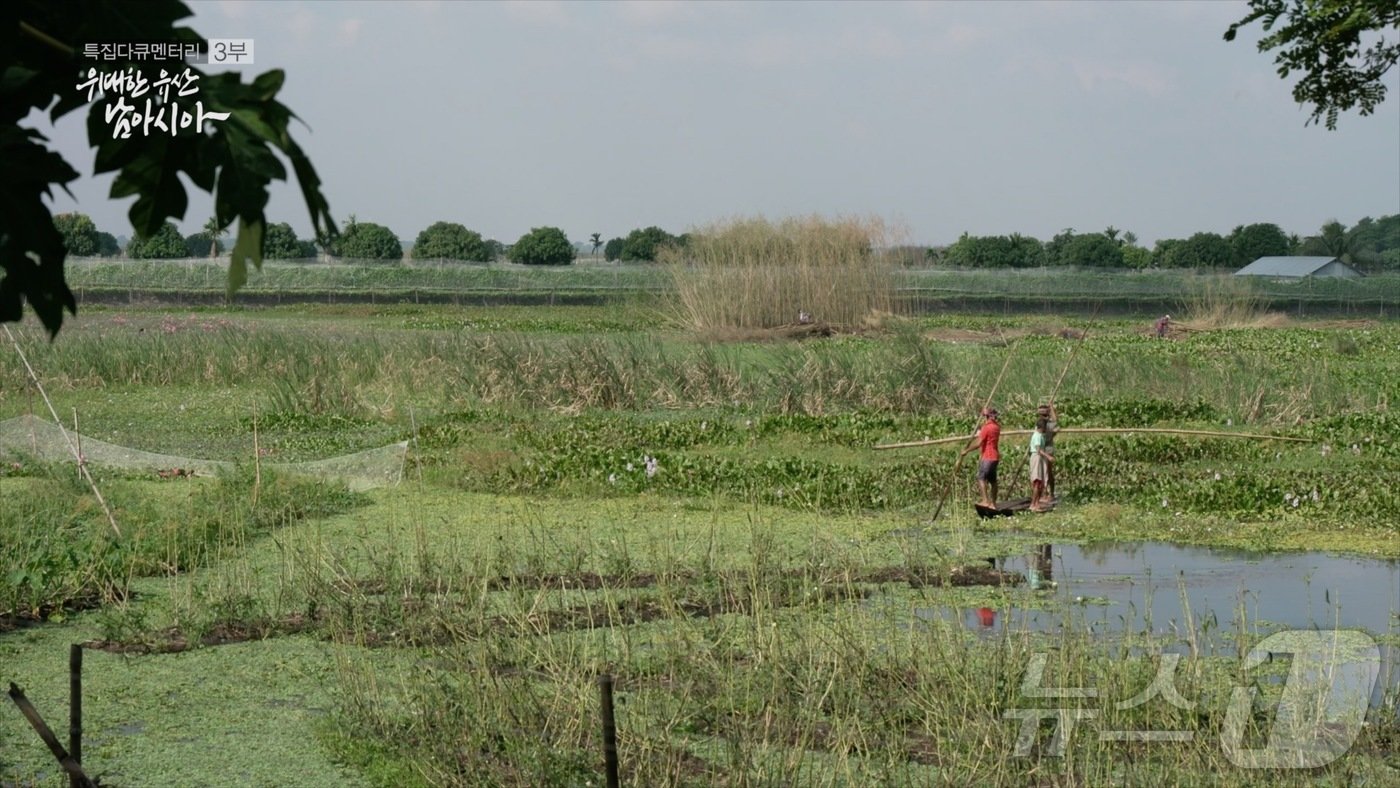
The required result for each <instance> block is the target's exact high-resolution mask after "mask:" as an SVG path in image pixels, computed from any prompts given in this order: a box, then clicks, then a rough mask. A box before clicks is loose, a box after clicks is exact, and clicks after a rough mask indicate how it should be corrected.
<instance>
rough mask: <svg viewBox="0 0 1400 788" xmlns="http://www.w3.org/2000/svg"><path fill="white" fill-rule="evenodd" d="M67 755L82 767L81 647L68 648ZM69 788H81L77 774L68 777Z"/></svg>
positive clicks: (81, 783)
mask: <svg viewBox="0 0 1400 788" xmlns="http://www.w3.org/2000/svg"><path fill="white" fill-rule="evenodd" d="M68 754H69V755H71V756H72V757H73V763H76V764H78V766H80V767H81V766H82V765H83V647H82V646H81V645H79V644H77V643H74V644H72V645H70V646H69V647H68ZM68 779H69V784H70V786H71V788H82V785H83V782H82V780H81V779H80V778H79V776H78V775H77V774H70V775H69V776H68Z"/></svg>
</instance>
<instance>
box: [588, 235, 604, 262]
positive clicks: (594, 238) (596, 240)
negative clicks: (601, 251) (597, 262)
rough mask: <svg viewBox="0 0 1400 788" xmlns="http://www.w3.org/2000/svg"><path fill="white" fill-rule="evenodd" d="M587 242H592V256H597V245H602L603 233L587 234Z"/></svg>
mask: <svg viewBox="0 0 1400 788" xmlns="http://www.w3.org/2000/svg"><path fill="white" fill-rule="evenodd" d="M588 242H589V243H591V244H593V256H594V257H597V256H598V247H600V246H602V245H603V234H602V233H594V234H592V235H590V236H588Z"/></svg>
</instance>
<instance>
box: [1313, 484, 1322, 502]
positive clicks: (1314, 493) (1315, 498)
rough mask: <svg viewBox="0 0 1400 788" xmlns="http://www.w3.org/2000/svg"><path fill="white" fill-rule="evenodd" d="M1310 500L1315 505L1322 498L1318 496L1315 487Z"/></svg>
mask: <svg viewBox="0 0 1400 788" xmlns="http://www.w3.org/2000/svg"><path fill="white" fill-rule="evenodd" d="M1312 499H1313V503H1317V502H1318V501H1320V500H1322V496H1321V495H1319V494H1318V492H1317V488H1316V487H1314V488H1313V491H1312Z"/></svg>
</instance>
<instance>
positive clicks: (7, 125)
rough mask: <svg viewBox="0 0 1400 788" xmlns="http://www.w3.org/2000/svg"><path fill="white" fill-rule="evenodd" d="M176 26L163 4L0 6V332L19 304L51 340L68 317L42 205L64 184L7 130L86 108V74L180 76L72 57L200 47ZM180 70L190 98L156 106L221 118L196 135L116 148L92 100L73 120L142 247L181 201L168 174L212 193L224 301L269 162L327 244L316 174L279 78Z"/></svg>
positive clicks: (169, 2)
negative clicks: (117, 45) (224, 255)
mask: <svg viewBox="0 0 1400 788" xmlns="http://www.w3.org/2000/svg"><path fill="white" fill-rule="evenodd" d="M190 15H191V13H190V10H189V8H187V7H186V6H185V5H184V3H181V2H177V0H149V2H142V3H122V2H116V1H115V0H78V1H77V2H70V3H52V2H46V1H45V0H11V1H10V2H7V3H0V271H3V274H4V277H3V278H0V322H7V321H18V320H20V319H21V318H22V317H23V314H24V305H25V303H28V304H29V306H30V308H31V309H33V311H34V313H35V315H37V316H38V318H39V320H40V322H42V323H43V325H44V327H45V328H46V329H47V330H48V331H49V333H50V335H56V334H57V333H58V331H59V329H60V328H61V327H62V324H63V313H64V312H65V311H67V312H68V313H69V314H77V302H76V300H75V299H74V297H73V293H72V291H71V290H70V289H69V288H68V285H67V282H66V281H65V279H64V274H63V263H64V259H65V257H66V255H67V251H66V250H65V248H64V245H63V236H62V235H61V233H60V232H59V230H58V229H57V228H56V227H55V225H54V220H53V217H52V216H51V214H50V212H49V209H48V207H47V206H46V205H45V204H44V199H45V198H46V197H52V196H53V188H54V187H55V186H57V187H59V188H62V189H64V190H65V191H67V186H66V184H68V183H70V182H72V181H74V180H76V179H77V177H78V173H77V172H76V171H75V170H74V169H73V167H72V166H71V165H70V164H69V163H68V162H67V161H65V160H64V159H63V157H62V156H60V155H59V154H57V153H56V152H54V151H52V150H50V149H49V148H48V147H47V146H46V145H45V144H44V143H46V142H47V139H46V138H45V137H44V136H43V135H42V134H40V133H39V132H38V131H35V130H34V129H29V128H24V127H23V126H21V125H20V123H21V122H22V121H23V120H24V119H25V117H26V116H28V115H29V113H30V112H31V111H33V110H40V111H44V110H47V112H48V115H49V118H50V119H51V120H53V121H57V120H58V119H59V118H61V117H63V116H64V115H67V114H68V113H70V112H72V111H74V110H76V109H79V108H80V107H82V106H83V105H85V104H87V103H88V95H87V93H86V92H85V91H82V90H80V89H78V85H79V84H80V83H82V82H84V81H86V79H87V75H88V74H89V73H96V74H98V75H101V74H104V73H113V72H126V71H127V70H128V69H132V70H134V71H135V72H137V73H139V74H140V75H141V76H142V77H143V78H144V79H146V80H147V82H148V83H152V84H154V83H155V82H156V81H157V80H158V79H159V72H160V71H161V70H162V69H164V70H166V71H167V72H169V71H178V72H180V73H182V74H183V73H184V69H185V68H186V67H185V66H184V64H178V63H170V62H156V61H124V60H93V59H85V58H84V57H82V55H81V53H82V50H83V45H84V44H88V43H112V42H120V41H131V42H152V41H159V42H186V43H195V42H199V43H202V42H203V41H204V40H205V39H204V37H203V36H201V35H199V34H198V33H197V32H195V31H194V30H191V29H189V28H187V27H177V26H176V22H177V21H178V20H181V19H184V18H186V17H189V16H190ZM189 68H190V72H191V73H192V74H193V75H195V77H196V78H197V81H196V82H194V83H193V84H194V85H195V86H197V87H198V92H197V93H196V94H194V95H191V96H188V97H177V96H176V95H175V94H174V92H173V91H172V93H171V95H170V98H169V101H170V102H172V103H177V104H180V105H182V109H184V110H187V111H189V112H191V113H193V112H195V110H196V106H195V102H196V101H198V102H201V103H202V106H203V109H204V112H205V114H206V115H208V114H209V113H215V112H218V113H224V112H226V113H228V118H227V119H226V120H224V121H221V122H217V123H211V124H209V125H208V126H206V128H205V129H204V132H203V133H194V131H193V130H188V131H187V133H181V134H178V135H170V134H151V135H150V136H145V135H141V134H136V133H133V134H131V136H129V137H127V138H122V137H120V136H119V135H117V134H114V132H113V129H112V127H111V126H110V125H109V124H108V122H107V120H106V118H105V112H104V106H103V105H104V103H105V102H104V101H94V102H92V106H91V108H90V109H89V111H88V116H87V132H88V143H89V145H90V146H91V147H92V148H94V149H95V151H96V155H95V163H94V172H96V173H105V172H115V173H116V174H117V177H116V179H115V180H114V181H113V183H112V189H111V193H110V196H111V197H112V198H114V199H117V198H122V197H131V196H134V197H136V201H135V203H134V204H133V205H132V206H131V210H130V211H129V213H128V216H129V217H130V219H131V224H132V229H133V230H134V231H135V232H136V234H137V235H138V236H148V237H149V236H154V235H155V234H156V233H158V232H159V231H160V230H161V228H162V227H163V226H164V224H165V221H166V219H167V218H175V219H180V218H183V217H184V215H185V212H186V210H187V209H188V207H189V199H188V196H187V195H186V192H185V186H184V184H183V183H182V182H181V180H180V177H179V176H180V174H181V173H183V174H184V175H185V176H186V177H187V178H188V179H189V180H190V182H191V183H193V184H194V185H195V186H197V187H198V188H200V189H202V190H203V191H205V192H208V193H209V194H211V195H213V196H214V221H213V224H214V226H215V227H216V228H217V230H218V231H222V230H223V229H224V228H227V227H229V226H230V225H232V224H233V223H234V222H235V221H236V222H237V223H238V236H237V240H236V241H235V243H234V246H233V250H232V253H231V255H230V265H229V293H230V295H232V293H233V292H234V291H235V290H237V289H238V288H239V287H241V286H242V285H243V284H244V282H246V281H247V266H248V264H249V263H252V264H253V265H254V266H261V264H262V258H263V228H264V226H265V223H266V216H265V214H264V209H265V208H266V206H267V200H268V188H269V186H270V185H271V182H272V181H274V180H286V179H287V169H286V167H285V166H284V165H283V163H282V161H281V159H279V157H278V155H277V154H281V156H282V157H284V158H285V159H286V160H287V161H288V162H289V163H290V164H291V167H292V172H293V173H295V175H296V178H297V181H298V184H299V185H300V187H301V192H302V197H303V198H304V199H305V201H306V206H307V209H308V210H309V211H310V214H311V223H312V227H313V228H314V230H315V232H316V234H317V237H318V238H331V237H333V236H335V235H336V227H335V222H334V220H333V219H332V218H331V215H330V206H329V204H328V203H327V202H326V198H325V196H324V195H322V193H321V180H320V177H319V176H318V175H317V174H316V170H315V168H314V167H313V166H312V164H311V160H310V159H309V158H308V157H307V156H306V154H305V152H304V151H303V150H302V148H301V146H300V145H298V144H297V142H296V141H295V140H294V139H293V138H292V136H291V133H290V131H289V129H288V127H289V126H290V124H291V120H292V119H293V118H295V117H296V116H295V115H294V114H293V113H292V111H291V110H290V109H288V108H287V107H286V106H285V105H283V104H282V103H281V102H279V101H277V98H276V97H277V93H278V92H279V91H280V90H281V88H282V84H283V80H284V76H285V75H284V74H283V72H282V71H280V70H273V71H268V72H266V73H264V74H262V75H260V76H258V77H257V78H256V79H254V80H253V81H252V82H250V83H244V82H243V81H242V78H241V76H240V75H239V74H236V73H222V74H212V75H211V74H205V73H203V72H202V71H200V70H199V69H196V68H194V67H189ZM70 196H71V192H70Z"/></svg>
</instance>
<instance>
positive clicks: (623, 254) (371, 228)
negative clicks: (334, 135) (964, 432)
mask: <svg viewBox="0 0 1400 788" xmlns="http://www.w3.org/2000/svg"><path fill="white" fill-rule="evenodd" d="M54 223H55V225H56V226H57V227H58V229H59V232H60V233H62V235H63V239H64V244H65V246H66V247H67V249H68V251H69V253H70V254H73V255H77V256H104V257H112V256H116V255H118V254H121V253H122V250H121V249H119V247H118V244H117V240H116V238H114V237H113V236H112V235H111V234H110V233H106V232H102V231H100V230H98V229H97V227H96V226H95V225H94V224H93V222H92V219H90V218H89V217H87V216H86V215H84V214H80V213H67V214H60V215H58V216H56V217H54ZM223 235H224V233H223V232H220V231H219V228H218V226H217V223H216V222H215V221H214V220H213V219H210V221H209V222H207V223H206V224H205V226H204V228H203V229H202V230H200V231H199V232H197V233H193V234H191V235H186V236H181V235H180V232H179V230H178V229H177V228H176V227H175V225H174V224H172V223H170V222H166V223H165V225H164V226H163V227H162V228H161V230H160V232H158V233H156V234H155V235H153V236H151V237H149V238H141V237H139V236H138V237H136V238H133V239H132V240H131V241H130V242H129V243H128V244H127V246H126V249H125V254H126V256H127V257H129V258H133V259H151V258H167V259H168V258H188V257H213V256H217V255H219V254H221V253H222V252H224V251H225V247H224V244H223V240H222V236H223ZM689 240H690V238H689V234H687V233H682V234H679V235H673V234H671V233H669V232H667V231H665V230H663V229H661V228H660V227H656V226H654V225H653V226H650V227H641V228H637V229H634V230H632V231H631V232H629V233H628V234H627V235H626V236H619V237H615V238H611V239H609V240H608V241H606V242H604V241H603V240H602V234H601V233H593V234H592V236H591V237H590V238H589V242H590V243H591V245H592V254H593V255H594V256H596V255H597V254H598V252H599V251H600V250H601V251H602V253H603V257H604V259H606V260H607V261H609V262H619V261H620V262H652V261H655V260H657V259H658V258H660V257H661V255H662V252H663V250H665V249H667V248H679V249H684V248H685V247H686V245H687V243H688V242H689ZM263 243H264V247H265V248H264V256H265V257H266V258H267V259H271V260H302V259H308V258H314V257H317V256H318V255H320V254H321V253H322V252H324V253H325V254H327V255H329V256H330V257H338V258H346V259H361V260H386V261H393V260H402V259H404V256H405V255H404V249H403V246H402V244H401V243H400V241H399V239H398V237H397V236H396V235H394V233H393V232H392V231H391V230H390V229H389V228H387V227H385V226H383V225H381V224H375V223H374V222H362V221H359V220H358V219H356V217H355V216H353V215H352V216H351V217H350V218H349V220H348V221H347V222H346V223H345V226H344V228H343V229H342V230H341V232H340V234H339V235H338V236H336V237H335V238H333V239H331V240H329V241H327V242H325V243H320V244H318V243H317V242H315V241H311V240H307V239H302V238H297V236H296V232H295V231H293V230H292V227H291V225H289V224H287V223H286V222H282V223H279V224H273V225H269V226H268V228H267V230H266V232H265V233H264V238H263ZM1290 255H1318V256H1328V257H1336V258H1339V259H1340V260H1342V261H1343V262H1345V263H1347V264H1349V265H1352V266H1354V267H1356V268H1358V269H1361V270H1363V271H1370V272H1379V271H1400V214H1397V215H1394V216H1382V217H1381V218H1379V219H1372V218H1370V217H1366V218H1363V219H1361V220H1360V221H1358V222H1357V223H1356V224H1354V225H1352V226H1351V227H1347V226H1346V225H1343V224H1342V223H1341V222H1338V221H1335V220H1334V221H1329V222H1327V223H1326V224H1324V225H1322V227H1321V228H1319V230H1318V232H1317V233H1316V234H1314V235H1309V236H1305V237H1304V236H1299V235H1297V234H1292V235H1290V234H1288V233H1285V232H1284V231H1283V230H1282V229H1281V228H1280V227H1279V226H1278V225H1276V224H1272V223H1268V222H1261V223H1256V224H1248V225H1240V226H1238V227H1236V228H1235V229H1234V230H1232V231H1231V232H1230V233H1229V234H1228V235H1221V234H1219V233H1212V232H1200V233H1195V234H1194V235H1191V236H1190V237H1188V238H1164V239H1162V240H1159V241H1157V243H1156V244H1155V245H1153V247H1152V248H1150V249H1149V248H1147V247H1145V246H1141V245H1139V244H1138V239H1137V236H1136V235H1134V234H1133V233H1131V232H1124V231H1121V230H1119V229H1117V228H1115V227H1108V228H1106V229H1105V230H1103V231H1101V232H1091V233H1080V232H1076V231H1075V230H1073V229H1066V230H1064V231H1062V232H1060V233H1059V234H1057V235H1055V236H1054V237H1053V238H1051V239H1050V240H1049V241H1041V240H1040V239H1038V238H1035V237H1033V236H1029V235H1022V234H1020V233H1011V234H1010V235H981V236H979V235H971V234H969V233H963V234H962V236H961V237H959V238H958V240H957V241H956V242H954V243H953V244H951V245H949V246H945V247H930V248H927V249H925V251H924V256H923V258H922V260H923V262H924V263H932V264H934V265H939V266H948V267H956V268H1044V267H1055V266H1080V267H1089V268H1117V269H1145V268H1192V269H1216V268H1241V267H1243V266H1246V265H1248V264H1250V263H1252V262H1254V261H1255V260H1257V259H1259V258H1260V257H1270V256H1290ZM407 256H408V258H409V259H413V260H455V261H461V262H477V263H487V262H492V261H496V260H510V261H511V262H516V263H522V264H525V265H568V264H569V263H572V262H573V261H574V260H575V259H576V258H577V251H576V247H575V246H574V244H573V243H571V242H570V241H569V239H568V236H567V235H566V234H565V233H564V231H563V230H560V229H559V228H557V227H536V228H533V229H531V230H530V232H528V233H525V234H524V235H522V236H521V237H520V238H519V239H517V240H516V241H515V243H513V244H510V245H506V244H503V243H501V242H500V241H497V240H495V239H492V238H485V237H483V236H482V235H481V233H479V232H476V231H475V230H469V229H467V228H466V227H465V226H463V225H461V224H458V223H456V222H447V221H440V222H434V223H433V224H431V225H429V226H428V227H427V228H425V229H424V230H423V231H422V232H420V233H419V234H418V236H417V238H416V239H415V240H414V242H413V245H412V246H410V247H409V249H408V255H407ZM906 257H908V255H906ZM915 259H917V258H915ZM906 262H907V263H912V262H914V260H907V261H906Z"/></svg>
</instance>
